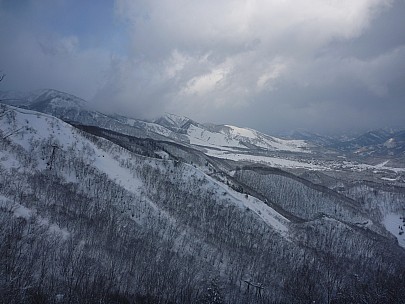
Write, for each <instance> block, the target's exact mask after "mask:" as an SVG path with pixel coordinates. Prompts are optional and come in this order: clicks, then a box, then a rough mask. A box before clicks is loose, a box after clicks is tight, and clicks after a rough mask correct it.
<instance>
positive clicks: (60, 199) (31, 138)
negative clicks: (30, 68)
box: [0, 95, 405, 303]
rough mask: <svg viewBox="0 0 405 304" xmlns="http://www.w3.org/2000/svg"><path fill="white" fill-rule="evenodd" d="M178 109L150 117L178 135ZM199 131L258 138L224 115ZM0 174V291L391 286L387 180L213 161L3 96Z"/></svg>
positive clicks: (207, 295)
mask: <svg viewBox="0 0 405 304" xmlns="http://www.w3.org/2000/svg"><path fill="white" fill-rule="evenodd" d="M47 96H48V97H49V95H46V96H43V98H42V97H41V98H42V100H49V98H48V97H47ZM51 99H52V100H53V98H51ZM39 104H41V103H39ZM44 104H45V105H46V106H45V107H44V108H46V109H52V106H49V102H44V103H43V104H42V105H44ZM51 104H54V105H55V104H56V105H57V103H53V102H51ZM77 105H79V106H82V105H81V104H80V102H79V103H76V102H75V101H74V100H72V107H76V106H77ZM54 108H57V106H54ZM47 111H48V110H47ZM63 113H67V112H63ZM72 113H73V112H72ZM69 115H70V114H69ZM72 115H73V114H72ZM77 117H81V115H80V114H79V115H78V116H77ZM180 121H181V120H180V119H179V120H178V121H177V122H178V123H177V122H176V123H174V121H173V119H172V122H173V124H172V125H171V126H169V122H168V123H163V122H161V124H162V125H159V124H157V122H154V123H150V124H154V125H156V126H157V125H159V126H161V127H162V128H163V127H164V128H166V129H167V130H170V129H169V127H170V128H182V127H185V129H186V130H187V132H186V133H184V135H185V136H191V135H190V134H189V132H190V131H189V130H193V129H192V128H194V127H192V126H195V124H196V123H195V124H194V123H190V124H189V125H188V126H187V123H188V122H189V121H184V122H185V123H184V124H182V122H180ZM127 123H129V122H128V121H127V122H125V123H124V124H127ZM134 123H137V122H134ZM164 124H165V125H166V126H164ZM195 127H198V126H195ZM86 128H87V129H86ZM210 128H211V129H210ZM209 129H210V130H211V131H210V132H212V133H213V134H222V135H223V136H224V137H220V140H221V141H220V142H219V143H216V142H215V141H210V139H207V141H210V144H211V143H212V144H217V145H218V144H221V145H222V144H223V142H222V139H223V138H226V136H229V138H235V140H237V139H238V138H242V139H243V140H245V139H246V138H250V139H251V140H257V138H259V137H260V136H261V135H260V134H258V133H256V132H255V131H252V130H248V129H238V128H235V127H230V126H219V127H218V126H209V127H204V128H202V127H201V130H202V131H201V132H203V131H206V130H209ZM86 130H88V131H86ZM90 131H91V132H90ZM172 132H175V131H172ZM175 133H176V134H180V132H175ZM92 134H96V135H97V136H95V135H92ZM191 134H193V133H192V132H191ZM222 135H217V136H222ZM165 138H166V137H165ZM188 138H190V137H188ZM194 138H196V137H194ZM200 138H205V137H204V136H200ZM263 138H264V139H263V140H269V138H267V137H263ZM230 142H232V141H231V140H230ZM232 148H237V147H232ZM144 155H148V156H144ZM0 172H1V174H0V227H1V228H2V233H0V253H1V254H0V262H1V265H2V268H1V272H0V282H1V286H2V298H3V299H6V300H7V301H9V302H13V301H14V302H34V301H38V298H37V297H39V296H40V297H41V299H42V301H43V302H61V303H71V302H83V303H90V302H94V301H97V302H106V303H108V302H120V301H121V302H125V301H128V300H129V299H135V300H134V301H136V302H142V301H143V302H149V303H155V302H174V303H197V302H200V303H210V301H211V302H212V301H213V300H214V299H217V300H218V299H222V301H223V302H226V303H258V302H259V303H260V302H285V301H286V302H289V303H302V302H303V301H305V302H313V301H318V302H325V301H327V299H330V298H331V297H333V298H334V299H336V301H338V302H339V301H341V302H344V301H346V302H347V301H349V302H354V303H357V302H362V301H365V299H373V300H375V301H376V302H381V301H384V299H385V295H387V294H389V295H390V296H389V297H390V298H389V302H390V303H400V302H401V301H402V300H403V298H404V296H405V293H404V290H402V289H400V288H398V287H397V281H398V278H400V277H401V275H402V274H403V273H404V271H405V268H404V263H403V262H404V260H405V250H404V249H403V248H401V247H400V246H398V241H397V240H396V237H398V238H400V237H401V235H399V236H398V231H396V230H395V231H394V228H396V227H391V226H392V225H391V226H390V225H388V224H389V223H392V222H393V220H392V219H395V221H394V222H395V223H397V222H398V221H399V220H400V216H401V214H402V213H401V212H402V211H401V210H402V209H401V208H403V206H402V205H401V202H402V199H404V194H401V192H395V193H394V192H386V191H390V190H384V191H379V192H377V194H374V190H370V189H372V188H370V189H368V188H362V186H361V185H359V184H355V187H353V188H350V187H347V188H345V189H346V190H345V191H347V192H345V193H344V194H342V193H337V192H335V191H334V190H332V189H329V188H326V187H323V186H320V185H316V184H313V183H311V182H310V181H308V180H304V179H302V178H299V177H296V176H295V175H293V174H291V173H287V172H284V171H281V170H276V169H271V168H268V167H263V166H256V167H255V166H251V167H240V166H237V165H233V164H232V163H229V164H228V163H227V162H226V161H223V163H222V161H221V160H220V159H218V158H211V157H209V156H207V155H206V154H204V153H203V152H202V151H201V150H200V149H198V147H197V145H196V146H195V147H193V146H189V145H184V144H179V143H178V142H175V141H167V140H156V139H153V138H148V139H143V138H136V137H134V136H131V135H128V134H125V133H118V132H117V131H116V130H108V129H104V128H100V127H98V126H93V127H89V126H87V127H84V126H82V129H77V128H76V127H74V126H72V125H70V124H68V123H66V122H64V121H62V120H60V119H58V118H56V117H54V116H51V115H49V114H43V113H39V112H36V111H32V110H28V109H20V108H14V107H10V106H5V105H1V106H0ZM368 187H371V186H368ZM343 192H344V191H343ZM345 194H347V196H345ZM376 195H377V196H376ZM361 198H364V199H366V201H362V200H361ZM382 200H384V202H385V203H384V204H382V203H381V201H382ZM396 229H397V228H396ZM399 232H400V231H399ZM392 234H395V236H394V235H392ZM399 240H400V239H399ZM399 244H400V245H402V243H401V242H399ZM3 265H4V268H3ZM353 274H362V275H357V276H354V275H353ZM319 282H325V283H324V284H323V285H322V284H319ZM381 295H383V296H384V297H382V296H381Z"/></svg>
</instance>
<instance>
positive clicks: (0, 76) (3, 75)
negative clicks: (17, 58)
mask: <svg viewBox="0 0 405 304" xmlns="http://www.w3.org/2000/svg"><path fill="white" fill-rule="evenodd" d="M4 77H6V74H3V73H1V74H0V81H2V80H3V79H4Z"/></svg>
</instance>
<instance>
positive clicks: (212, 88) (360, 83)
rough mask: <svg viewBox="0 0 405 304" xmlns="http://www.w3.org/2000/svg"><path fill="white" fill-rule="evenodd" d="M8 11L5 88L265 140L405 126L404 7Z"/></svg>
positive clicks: (241, 5) (380, 1)
mask: <svg viewBox="0 0 405 304" xmlns="http://www.w3.org/2000/svg"><path fill="white" fill-rule="evenodd" d="M10 3H11V2H9V1H4V0H3V1H0V9H1V10H0V14H1V15H0V17H1V19H0V25H1V28H0V34H1V38H2V39H1V40H2V41H7V44H5V46H4V47H2V48H1V49H0V58H1V62H0V63H1V69H2V70H4V71H5V72H6V73H7V76H8V81H7V83H5V82H4V83H2V86H3V88H4V87H6V88H20V89H27V88H28V89H31V88H36V87H54V88H57V89H60V90H64V91H68V92H71V93H74V94H77V95H79V96H81V97H84V98H87V99H91V100H93V101H94V102H96V103H97V104H98V105H99V106H100V107H101V108H102V109H103V110H107V111H119V112H122V113H125V114H130V115H133V116H135V117H149V118H150V117H153V116H156V115H159V114H162V113H163V112H165V111H167V112H174V113H178V114H183V115H187V116H190V117H192V118H195V119H196V120H200V121H213V122H218V123H233V124H237V125H240V126H249V127H254V128H258V129H260V130H262V131H266V132H269V133H271V132H272V131H273V130H283V129H292V128H306V129H312V130H318V131H324V132H327V131H336V130H343V129H349V128H355V129H368V128H375V127H383V126H393V125H396V126H402V127H405V120H404V119H403V118H402V116H403V115H404V114H405V111H404V110H405V109H404V100H403V96H405V95H404V93H405V83H404V79H405V72H404V70H405V69H404V68H403V66H404V65H405V44H404V43H405V34H404V31H403V30H402V29H403V28H404V26H405V24H404V23H405V21H404V19H403V16H404V15H405V1H403V0H397V1H390V0H357V1H349V0H344V1H342V0H340V1H337V0H333V1H322V0H306V1H299V2H297V1H292V0H286V1H268V0H266V1H265V0H256V1H242V0H216V1H211V0H208V1H185V0H160V1H150V0H148V1H146V0H136V1H129V0H117V1H115V4H114V5H112V2H106V1H101V2H99V3H98V5H97V6H94V5H93V6H91V5H89V4H88V3H87V4H82V3H81V2H80V1H63V0H58V1H53V2H52V1H48V0H43V1H26V3H27V5H25V6H24V7H20V6H18V7H13V5H10ZM83 5H85V6H86V7H83ZM62 13H64V17H63V18H62V20H60V22H59V21H58V17H57V16H58V14H62Z"/></svg>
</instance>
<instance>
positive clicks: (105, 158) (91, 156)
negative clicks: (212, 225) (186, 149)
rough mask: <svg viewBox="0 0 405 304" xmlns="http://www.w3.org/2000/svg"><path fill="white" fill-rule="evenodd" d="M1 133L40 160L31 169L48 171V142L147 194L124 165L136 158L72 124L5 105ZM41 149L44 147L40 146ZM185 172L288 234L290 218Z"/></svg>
mask: <svg viewBox="0 0 405 304" xmlns="http://www.w3.org/2000/svg"><path fill="white" fill-rule="evenodd" d="M0 130H1V135H2V136H3V137H7V138H8V140H10V141H12V143H13V144H15V145H18V146H20V147H21V148H23V149H24V150H25V151H26V153H31V154H32V155H33V156H34V157H36V158H37V166H36V168H32V169H41V170H45V169H46V168H47V167H48V168H49V159H48V158H44V159H42V158H41V157H40V155H41V150H40V149H41V148H42V149H43V148H44V147H43V146H42V145H38V144H34V143H49V146H50V147H49V149H52V147H56V149H58V150H59V151H64V152H69V151H73V153H80V157H81V158H82V160H83V161H84V162H85V164H86V165H88V166H92V167H94V168H95V169H96V170H98V171H99V172H101V173H104V174H106V175H107V176H108V177H109V179H111V180H112V181H114V182H115V183H117V184H118V185H120V186H122V187H123V188H125V189H126V190H128V191H130V192H133V193H134V194H137V193H140V192H142V191H145V189H144V186H143V185H142V182H141V180H140V179H139V178H137V176H136V172H134V170H133V169H131V168H130V167H128V165H126V166H124V165H123V164H124V163H127V162H128V160H131V159H134V158H136V155H133V154H131V153H130V152H128V151H126V150H123V149H120V150H119V153H111V152H108V151H106V150H103V149H102V148H100V147H99V146H97V145H95V144H94V143H93V142H92V141H90V140H88V139H86V138H84V137H83V136H82V135H81V134H80V132H79V131H78V130H76V129H75V128H74V127H72V126H71V125H69V124H67V123H65V122H63V121H61V120H59V119H57V118H55V117H52V116H49V115H46V114H42V113H38V112H34V111H31V110H25V109H20V108H14V107H11V106H3V107H2V113H1V114H0ZM41 146H42V147H41ZM2 153H3V154H2V155H3V157H2V158H1V161H0V164H1V165H2V166H3V167H4V168H7V169H8V170H10V169H12V168H15V169H21V168H22V166H23V165H22V164H21V163H18V162H16V161H15V160H14V161H12V157H10V156H7V153H5V152H2ZM148 164H149V165H152V166H154V167H159V168H160V170H164V169H165V166H164V161H161V160H158V159H148ZM185 168H186V169H185V170H184V173H183V179H184V181H183V182H186V181H187V182H189V181H190V180H193V179H190V177H191V176H192V177H193V178H194V179H198V180H199V179H205V180H207V181H208V183H207V184H206V185H205V188H206V189H207V190H210V191H215V193H217V195H218V198H221V197H222V196H223V192H224V191H225V192H226V193H227V198H230V199H231V200H230V201H231V203H232V204H234V205H236V206H238V207H239V208H242V209H245V208H247V209H250V210H252V211H253V212H254V213H255V214H257V218H258V219H261V220H263V221H264V222H265V223H266V224H267V225H268V226H269V227H271V228H272V229H274V230H276V231H278V232H280V233H286V232H287V231H288V228H287V224H288V222H289V220H288V219H286V218H285V217H283V216H282V215H280V214H278V213H277V212H276V211H275V210H273V209H272V208H270V207H269V206H267V205H266V204H265V203H263V202H262V201H260V200H258V199H255V198H252V197H245V196H244V195H242V194H240V193H238V192H235V191H234V190H232V189H231V188H229V187H226V186H224V185H222V183H220V182H218V181H216V180H214V179H212V178H211V177H209V176H207V175H206V174H205V173H203V172H202V171H200V170H199V169H197V168H194V167H193V166H186V167H185ZM149 203H150V204H151V205H152V206H153V208H154V209H157V208H156V207H155V206H154V204H153V202H151V201H149Z"/></svg>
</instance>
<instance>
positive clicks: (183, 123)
mask: <svg viewBox="0 0 405 304" xmlns="http://www.w3.org/2000/svg"><path fill="white" fill-rule="evenodd" d="M153 122H154V123H156V124H159V125H162V126H164V127H167V128H169V129H172V128H174V129H184V128H186V127H187V126H188V125H189V124H190V122H194V121H193V120H192V119H190V118H188V117H186V116H180V115H176V114H172V113H165V114H164V115H163V116H161V117H159V118H157V119H155V120H154V121H153Z"/></svg>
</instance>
